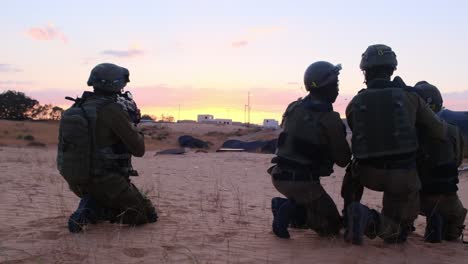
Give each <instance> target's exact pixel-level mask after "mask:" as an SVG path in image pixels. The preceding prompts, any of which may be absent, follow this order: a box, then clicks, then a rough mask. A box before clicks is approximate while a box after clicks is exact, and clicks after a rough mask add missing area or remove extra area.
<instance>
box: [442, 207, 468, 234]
mask: <svg viewBox="0 0 468 264" xmlns="http://www.w3.org/2000/svg"><path fill="white" fill-rule="evenodd" d="M466 214H467V210H466V209H465V208H463V209H462V210H461V211H460V212H459V214H457V215H454V216H451V217H449V218H448V219H447V223H444V238H443V239H444V240H447V241H454V240H458V239H460V238H461V240H463V230H464V229H465V225H464V222H465V218H466Z"/></svg>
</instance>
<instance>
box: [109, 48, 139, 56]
mask: <svg viewBox="0 0 468 264" xmlns="http://www.w3.org/2000/svg"><path fill="white" fill-rule="evenodd" d="M144 53H145V52H144V51H143V50H141V49H137V48H131V49H128V50H104V51H102V52H101V54H103V55H108V56H113V57H119V58H128V57H135V56H141V55H143V54H144Z"/></svg>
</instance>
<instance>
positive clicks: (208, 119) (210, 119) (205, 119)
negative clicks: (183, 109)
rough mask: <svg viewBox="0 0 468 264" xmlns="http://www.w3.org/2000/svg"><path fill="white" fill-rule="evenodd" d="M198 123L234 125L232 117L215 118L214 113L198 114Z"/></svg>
mask: <svg viewBox="0 0 468 264" xmlns="http://www.w3.org/2000/svg"><path fill="white" fill-rule="evenodd" d="M197 121H198V123H206V124H217V125H232V119H223V118H214V116H213V115H198V116H197Z"/></svg>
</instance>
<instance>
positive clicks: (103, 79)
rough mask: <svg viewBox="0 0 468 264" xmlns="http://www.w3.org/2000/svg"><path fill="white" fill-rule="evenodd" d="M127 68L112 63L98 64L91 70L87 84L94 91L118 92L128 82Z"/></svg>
mask: <svg viewBox="0 0 468 264" xmlns="http://www.w3.org/2000/svg"><path fill="white" fill-rule="evenodd" d="M129 77H130V73H129V71H128V69H126V68H124V67H120V66H118V65H115V64H112V63H101V64H98V65H97V66H96V67H94V68H93V69H92V70H91V74H90V75H89V79H88V83H87V84H88V86H93V87H94V89H95V90H96V91H101V92H107V93H119V92H120V91H121V90H122V89H123V88H124V87H125V86H126V85H127V83H128V82H130V78H129Z"/></svg>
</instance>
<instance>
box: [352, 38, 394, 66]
mask: <svg viewBox="0 0 468 264" xmlns="http://www.w3.org/2000/svg"><path fill="white" fill-rule="evenodd" d="M397 65H398V61H397V58H396V54H395V52H393V50H392V48H390V47H389V46H386V45H383V44H376V45H371V46H369V47H367V49H366V51H364V53H363V54H362V58H361V64H360V65H359V67H360V68H361V70H363V71H366V70H369V69H371V68H374V67H378V66H388V67H391V68H393V69H394V70H395V69H396V67H397Z"/></svg>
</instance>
